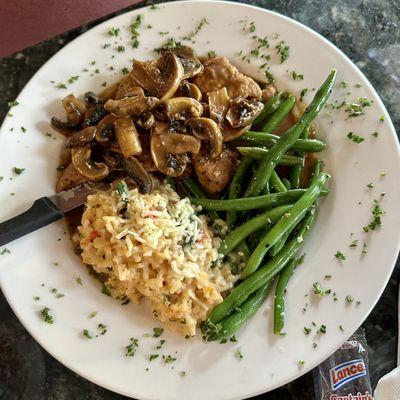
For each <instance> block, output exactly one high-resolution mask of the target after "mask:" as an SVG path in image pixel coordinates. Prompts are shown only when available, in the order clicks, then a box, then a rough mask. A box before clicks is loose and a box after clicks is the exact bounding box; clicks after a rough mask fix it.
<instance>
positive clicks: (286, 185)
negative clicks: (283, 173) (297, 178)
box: [282, 178, 292, 190]
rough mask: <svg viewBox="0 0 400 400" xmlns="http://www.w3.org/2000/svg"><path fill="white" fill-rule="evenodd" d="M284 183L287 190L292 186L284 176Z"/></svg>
mask: <svg viewBox="0 0 400 400" xmlns="http://www.w3.org/2000/svg"><path fill="white" fill-rule="evenodd" d="M282 183H283V184H284V185H285V188H286V190H290V189H291V188H292V185H291V184H290V181H289V180H288V179H286V178H282Z"/></svg>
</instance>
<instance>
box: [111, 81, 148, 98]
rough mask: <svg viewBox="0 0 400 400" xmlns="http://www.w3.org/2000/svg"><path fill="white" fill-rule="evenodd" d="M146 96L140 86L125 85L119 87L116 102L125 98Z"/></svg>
mask: <svg viewBox="0 0 400 400" xmlns="http://www.w3.org/2000/svg"><path fill="white" fill-rule="evenodd" d="M140 95H144V92H143V89H142V88H141V87H140V86H137V85H136V84H134V83H133V86H132V83H131V85H128V84H127V83H125V84H124V85H121V86H119V87H118V90H117V92H116V93H115V97H114V99H115V100H120V99H123V98H124V97H133V96H140Z"/></svg>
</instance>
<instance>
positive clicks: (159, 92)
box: [130, 51, 184, 101]
mask: <svg viewBox="0 0 400 400" xmlns="http://www.w3.org/2000/svg"><path fill="white" fill-rule="evenodd" d="M183 75H184V72H183V66H182V64H181V62H180V61H179V59H178V57H177V56H176V55H175V54H174V53H172V52H170V51H166V52H164V53H163V54H162V56H161V57H160V58H159V59H158V60H157V62H156V63H154V62H151V61H146V62H141V61H136V60H135V61H134V62H133V65H132V71H131V72H130V76H131V77H132V78H133V79H134V81H135V82H136V84H137V85H139V86H140V87H142V88H143V89H144V90H145V91H146V93H147V94H148V95H150V96H155V97H157V98H159V99H160V101H163V100H166V99H169V98H170V97H171V96H172V95H173V94H174V93H175V92H176V90H177V89H178V87H179V84H180V82H181V80H182V79H183Z"/></svg>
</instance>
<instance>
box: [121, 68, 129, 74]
mask: <svg viewBox="0 0 400 400" xmlns="http://www.w3.org/2000/svg"><path fill="white" fill-rule="evenodd" d="M122 73H123V74H124V75H126V74H129V70H128V68H126V67H124V68H122Z"/></svg>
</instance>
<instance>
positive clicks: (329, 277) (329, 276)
mask: <svg viewBox="0 0 400 400" xmlns="http://www.w3.org/2000/svg"><path fill="white" fill-rule="evenodd" d="M324 278H325V279H326V280H327V281H328V280H329V279H331V278H332V275H330V274H326V275H325V276H324Z"/></svg>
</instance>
